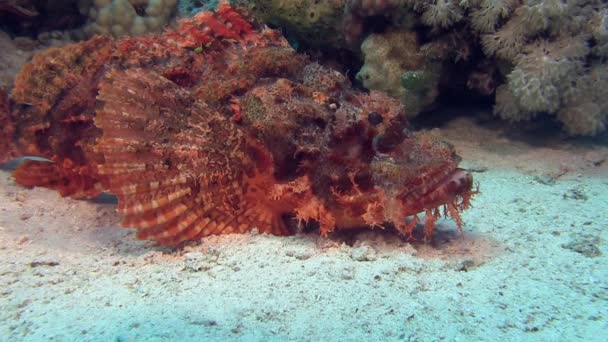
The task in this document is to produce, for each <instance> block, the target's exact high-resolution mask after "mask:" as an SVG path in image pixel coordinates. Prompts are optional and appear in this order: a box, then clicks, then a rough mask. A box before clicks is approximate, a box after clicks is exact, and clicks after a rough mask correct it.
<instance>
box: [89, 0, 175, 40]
mask: <svg viewBox="0 0 608 342" xmlns="http://www.w3.org/2000/svg"><path fill="white" fill-rule="evenodd" d="M78 6H79V8H80V11H81V13H82V14H84V15H87V16H88V21H87V24H86V25H85V26H84V28H83V29H82V30H83V33H84V35H85V36H86V37H91V36H93V35H95V34H102V35H111V36H114V37H122V36H125V35H131V36H140V35H143V34H146V33H148V32H158V31H160V29H161V28H162V27H164V26H166V25H167V23H168V22H169V20H171V18H172V17H173V15H174V14H175V10H176V7H177V0H80V2H79V4H78Z"/></svg>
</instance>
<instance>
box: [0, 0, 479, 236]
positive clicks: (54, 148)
mask: <svg viewBox="0 0 608 342" xmlns="http://www.w3.org/2000/svg"><path fill="white" fill-rule="evenodd" d="M12 102H13V103H12V104H9V105H8V106H9V107H10V108H8V110H7V109H5V110H4V111H3V112H2V113H0V120H1V121H6V122H7V124H8V125H7V126H6V127H9V129H8V130H6V131H3V132H2V133H3V135H2V136H1V139H2V141H5V140H6V141H7V145H6V146H14V148H12V147H11V150H10V151H0V152H3V153H6V154H8V155H2V156H0V157H1V158H2V159H6V158H8V157H14V156H15V155H16V154H28V155H31V154H34V155H38V156H41V157H45V158H47V159H49V160H51V161H50V162H35V161H31V162H28V163H25V164H23V165H22V166H21V167H20V168H19V169H18V170H17V171H16V172H15V176H16V180H17V182H19V183H21V184H24V185H26V186H46V187H50V188H53V189H57V190H59V191H60V192H61V193H62V194H63V195H70V196H76V197H90V196H93V195H95V194H97V193H99V192H100V191H102V190H104V191H109V192H112V193H114V194H116V195H117V197H118V202H119V205H118V206H119V212H120V213H122V214H123V215H124V216H125V218H124V222H123V224H124V225H125V226H129V227H135V228H136V229H138V237H139V238H142V239H149V240H155V241H157V242H159V243H160V244H163V245H177V244H180V243H182V242H184V241H189V240H196V239H199V238H201V237H203V236H207V235H210V234H222V233H231V232H244V231H248V230H249V229H251V228H253V227H257V228H258V229H259V230H260V231H261V232H267V233H272V234H280V235H282V234H288V233H291V232H292V231H293V227H292V225H291V224H290V221H286V219H287V218H289V217H291V218H294V219H295V221H296V222H297V223H298V224H307V223H311V224H312V223H315V222H316V224H318V226H319V229H320V232H321V234H322V235H327V234H329V233H331V232H332V231H333V230H335V229H350V228H357V227H362V226H371V227H387V226H390V227H394V228H395V229H396V230H397V231H398V232H399V233H401V234H404V235H406V236H412V232H413V230H414V228H415V227H416V225H417V223H418V217H417V214H419V213H423V215H424V217H425V223H424V225H425V231H424V236H425V239H430V238H431V236H432V234H433V230H434V226H435V220H436V219H437V218H438V217H440V216H441V215H444V216H446V217H451V218H453V219H454V220H455V221H456V223H457V225H458V227H459V228H461V227H462V220H461V218H460V212H461V211H462V210H465V209H466V208H468V206H469V201H470V199H471V196H473V195H474V194H475V193H476V191H475V190H473V189H472V187H473V180H472V177H471V175H470V174H469V173H468V172H467V171H465V170H463V169H459V168H458V163H459V161H460V158H459V157H458V156H457V155H456V154H455V152H454V149H453V148H452V147H451V146H450V145H448V144H445V143H443V142H441V141H440V139H438V137H436V136H435V135H434V134H431V133H428V132H426V133H425V132H421V133H413V132H411V131H409V130H408V125H407V121H406V114H405V109H404V107H403V106H402V105H401V104H400V103H399V101H397V100H395V99H392V98H390V97H388V96H387V95H384V94H382V93H379V92H371V93H369V94H365V93H361V92H358V91H356V90H354V89H352V88H351V85H350V82H349V81H348V79H347V78H346V77H345V76H344V75H342V74H340V73H339V72H337V71H334V70H332V69H328V68H326V67H324V66H321V65H319V64H317V63H314V62H311V61H310V60H309V59H308V58H307V57H305V56H303V55H299V54H297V53H296V52H295V51H294V50H293V49H292V48H291V47H290V46H289V44H288V43H287V41H286V40H285V39H284V38H283V37H282V36H281V35H280V34H279V33H278V32H276V31H273V30H270V29H268V28H264V27H256V26H255V25H253V24H252V23H250V22H249V21H247V20H246V19H245V17H244V16H243V14H242V13H240V12H239V11H237V10H235V9H233V8H231V7H230V6H229V5H227V4H225V3H224V4H220V5H219V7H218V9H217V10H216V11H215V12H213V13H211V12H201V13H199V14H197V15H196V16H195V17H194V18H192V19H185V20H182V21H180V22H179V26H178V28H176V29H175V30H167V31H165V32H163V33H162V34H158V35H147V36H143V37H129V38H125V39H122V40H120V41H113V40H111V39H110V38H106V37H100V36H97V37H95V38H92V39H90V40H88V41H84V42H81V43H78V44H73V45H70V46H67V47H65V48H52V49H49V50H47V51H45V52H43V53H41V54H39V55H37V56H36V57H35V58H34V59H33V60H32V62H31V63H30V64H28V65H27V66H26V67H25V68H24V70H23V71H22V73H21V74H20V75H19V76H18V77H17V81H16V87H15V90H14V91H13V94H12ZM2 103H4V106H5V107H6V106H7V105H6V100H5V101H4V102H2ZM440 209H443V210H440ZM408 217H410V219H409V220H407V218H408Z"/></svg>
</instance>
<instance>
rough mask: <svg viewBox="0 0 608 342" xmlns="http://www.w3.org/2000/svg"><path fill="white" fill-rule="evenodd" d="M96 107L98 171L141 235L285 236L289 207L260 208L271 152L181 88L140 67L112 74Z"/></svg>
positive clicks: (161, 239)
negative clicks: (254, 232)
mask: <svg viewBox="0 0 608 342" xmlns="http://www.w3.org/2000/svg"><path fill="white" fill-rule="evenodd" d="M98 104H99V105H98V110H97V116H96V119H95V123H96V125H97V126H98V127H100V128H101V129H102V130H103V135H102V137H101V138H100V139H99V140H98V141H97V145H96V150H97V152H99V153H101V154H102V155H103V156H104V159H105V161H104V162H103V163H102V164H100V165H99V166H98V169H99V170H98V171H99V173H100V174H102V175H104V179H106V183H107V184H104V185H105V186H106V187H107V188H108V189H109V190H110V192H112V193H114V194H116V195H117V197H118V202H119V208H118V211H119V212H120V213H121V214H123V215H124V216H125V218H124V221H123V225H124V226H127V227H134V228H136V229H137V230H138V231H139V232H138V237H139V238H141V239H147V240H155V241H157V242H158V243H159V244H161V245H178V244H180V243H182V242H184V241H188V240H195V239H198V238H200V237H203V236H207V235H212V234H225V233H231V232H235V233H242V232H245V231H248V230H250V229H252V228H253V227H257V228H258V229H259V231H260V232H267V233H271V234H277V235H285V234H288V233H289V231H288V229H287V228H286V226H285V224H284V223H283V221H282V218H281V215H282V214H283V211H289V210H290V208H287V207H283V208H279V207H272V206H266V205H265V203H269V201H267V200H266V198H267V196H269V195H268V194H267V193H266V191H265V189H264V188H263V186H265V184H272V182H273V179H272V177H273V176H272V162H271V160H269V159H268V158H271V157H270V154H269V153H267V152H265V151H264V150H263V147H261V145H259V144H255V142H252V139H251V138H249V137H248V136H246V134H245V133H243V132H242V131H241V130H240V129H239V128H238V127H237V126H236V125H235V124H234V123H233V122H232V121H231V120H227V119H226V118H225V117H223V116H222V115H220V114H219V113H216V112H214V111H212V110H211V109H210V108H209V107H207V106H206V105H205V104H204V103H202V102H200V101H197V99H196V98H195V97H193V96H192V94H191V93H190V92H189V91H188V90H187V89H184V88H180V87H179V86H177V85H176V84H174V83H172V82H171V81H169V80H167V79H166V78H164V77H162V76H159V75H158V74H155V73H153V72H149V71H145V70H143V69H130V70H126V71H119V70H113V71H111V72H109V73H108V75H107V76H106V77H105V79H104V80H103V81H102V82H101V85H100V92H99V96H98Z"/></svg>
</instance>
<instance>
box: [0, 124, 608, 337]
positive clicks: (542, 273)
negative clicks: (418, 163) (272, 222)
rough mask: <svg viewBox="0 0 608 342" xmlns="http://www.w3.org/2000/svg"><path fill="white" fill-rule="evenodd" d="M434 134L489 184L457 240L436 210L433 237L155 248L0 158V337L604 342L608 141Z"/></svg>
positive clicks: (457, 128) (248, 239)
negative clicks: (25, 184) (24, 178)
mask: <svg viewBox="0 0 608 342" xmlns="http://www.w3.org/2000/svg"><path fill="white" fill-rule="evenodd" d="M440 131H441V133H442V134H443V135H444V136H446V138H447V139H448V140H450V141H451V142H452V143H454V144H455V146H456V148H457V150H458V152H459V154H460V155H461V156H462V157H463V159H464V160H465V161H466V162H464V166H465V167H469V168H471V169H473V170H474V171H475V174H474V176H475V178H476V180H477V181H479V183H480V185H481V191H482V193H481V194H480V195H478V196H477V197H476V198H475V199H474V203H473V204H474V208H472V209H470V210H469V211H467V212H466V213H465V214H464V217H463V218H464V220H465V223H466V227H465V232H466V233H465V236H464V238H461V237H460V236H459V235H458V234H457V230H456V227H455V224H454V223H453V222H452V221H441V223H440V225H439V231H438V232H437V234H436V235H435V238H434V241H433V242H432V243H431V244H423V243H415V242H414V243H409V242H407V241H405V240H402V239H400V238H399V237H397V236H395V235H394V234H392V233H390V232H385V231H381V230H374V231H364V232H359V233H350V234H341V235H337V236H335V237H332V238H330V239H323V238H320V237H318V235H316V234H312V233H311V234H301V235H296V236H293V237H273V236H266V235H259V234H247V235H226V236H219V237H210V238H207V239H205V240H204V241H203V242H201V243H200V244H195V245H192V246H188V247H185V248H183V249H182V250H176V251H171V250H167V249H158V248H155V247H152V246H151V244H150V243H148V242H142V241H136V240H134V238H133V231H131V230H128V229H123V228H119V227H118V222H119V220H120V218H119V217H118V215H117V214H116V213H115V210H114V209H115V205H114V204H112V203H105V204H104V203H96V202H90V201H76V200H70V199H63V198H60V197H59V196H58V195H57V194H56V193H54V192H52V191H48V190H45V189H25V188H22V187H20V186H18V185H16V184H15V183H14V182H13V180H12V178H11V176H10V173H9V171H8V170H4V171H0V260H1V262H0V291H1V292H0V307H1V309H0V340H1V341H21V340H24V341H47V340H55V341H210V340H242V341H268V340H293V341H319V340H326V341H329V340H335V341H385V340H386V341H396V340H398V341H523V340H538V341H575V340H579V341H602V340H603V341H606V340H607V339H606V336H608V245H607V244H606V241H608V195H607V194H608V147H607V145H608V144H606V143H604V144H603V145H602V144H601V143H597V142H595V143H582V142H576V141H563V140H562V141H558V142H556V143H552V142H550V141H540V142H539V141H536V142H530V141H524V140H522V139H519V138H518V137H512V136H509V134H507V133H506V132H505V131H501V130H496V129H490V128H482V127H480V126H477V125H474V124H473V123H472V122H471V121H469V120H466V119H459V120H455V121H454V122H452V123H450V124H449V125H447V126H446V127H444V128H441V129H440ZM481 142H483V143H481Z"/></svg>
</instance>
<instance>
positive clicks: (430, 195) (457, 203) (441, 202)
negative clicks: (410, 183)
mask: <svg viewBox="0 0 608 342" xmlns="http://www.w3.org/2000/svg"><path fill="white" fill-rule="evenodd" d="M478 192H479V191H478V189H477V188H475V189H473V176H472V175H471V173H470V172H469V171H467V170H465V169H460V168H456V169H454V170H452V171H449V172H448V173H447V174H446V175H445V176H443V177H441V178H439V181H437V182H436V183H434V184H432V185H431V186H428V187H426V191H424V192H418V193H416V192H414V193H409V194H408V195H407V196H405V197H404V198H402V201H403V202H402V203H403V205H404V209H405V214H406V216H413V218H414V219H413V220H412V221H411V223H410V224H415V223H417V222H418V216H417V215H416V214H418V213H421V212H424V220H425V222H424V230H425V239H429V238H430V236H431V235H432V232H433V230H434V228H435V222H436V221H437V219H439V218H440V217H441V216H443V217H451V218H452V219H453V220H454V221H455V222H456V225H457V226H458V229H459V231H460V232H461V233H462V226H463V221H462V218H461V217H460V213H461V212H462V211H463V210H466V209H468V208H469V207H470V201H471V197H472V196H473V195H475V194H477V193H478ZM441 209H443V210H442V211H441Z"/></svg>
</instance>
